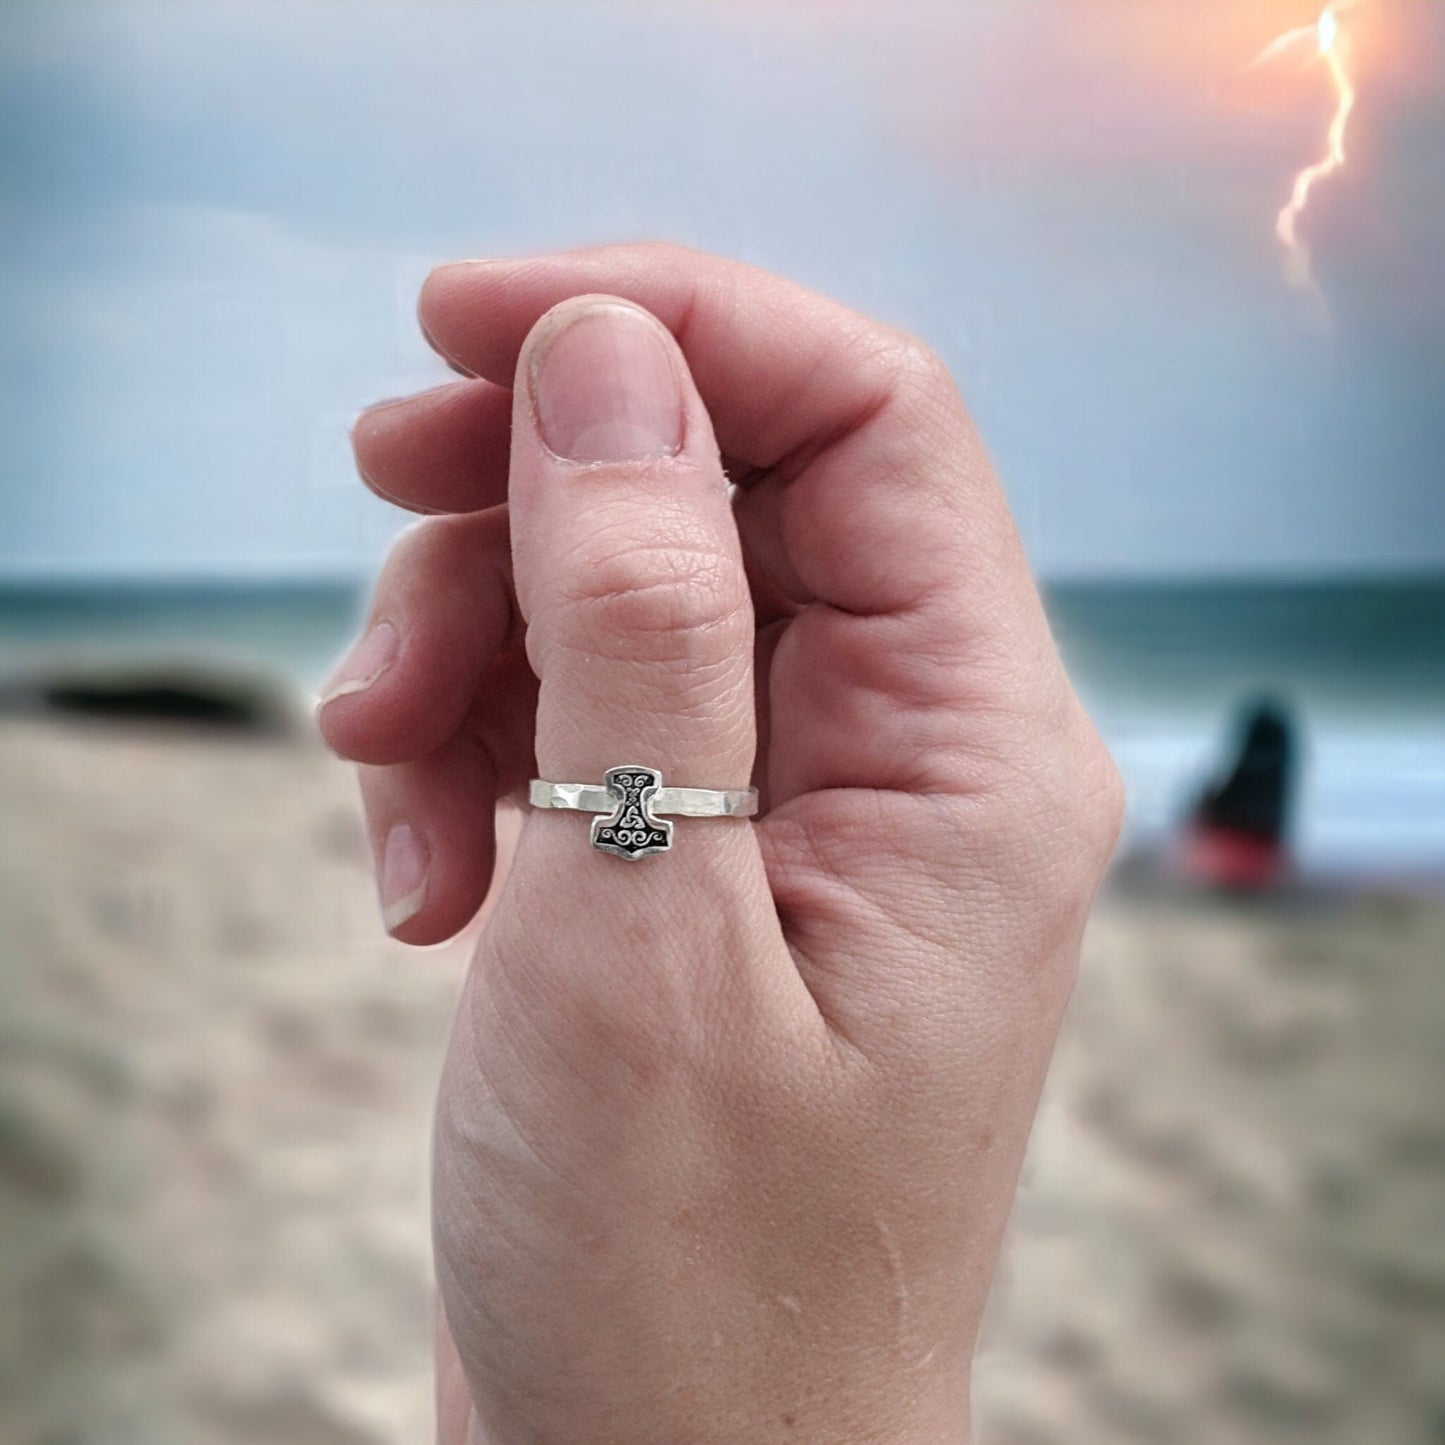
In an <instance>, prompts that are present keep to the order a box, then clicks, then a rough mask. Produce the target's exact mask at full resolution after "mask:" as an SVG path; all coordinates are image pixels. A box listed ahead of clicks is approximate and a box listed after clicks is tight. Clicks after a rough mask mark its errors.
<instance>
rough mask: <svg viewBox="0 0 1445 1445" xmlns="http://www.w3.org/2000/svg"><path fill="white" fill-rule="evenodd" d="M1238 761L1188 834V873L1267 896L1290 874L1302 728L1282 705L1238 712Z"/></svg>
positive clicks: (1207, 793)
mask: <svg viewBox="0 0 1445 1445" xmlns="http://www.w3.org/2000/svg"><path fill="white" fill-rule="evenodd" d="M1234 733H1235V736H1234V738H1233V741H1232V747H1231V755H1232V758H1233V761H1232V762H1230V763H1229V764H1227V766H1226V769H1225V771H1224V772H1223V773H1221V774H1220V775H1219V776H1218V777H1217V778H1216V779H1215V780H1214V781H1212V782H1210V783H1209V785H1208V786H1207V787H1206V788H1205V789H1204V791H1203V793H1202V794H1201V795H1200V797H1199V799H1198V800H1197V801H1196V803H1195V804H1194V808H1193V811H1192V812H1191V814H1190V817H1189V820H1188V822H1187V823H1186V825H1185V828H1184V836H1183V840H1182V841H1183V847H1182V860H1183V866H1184V870H1185V872H1186V874H1187V875H1188V876H1190V877H1192V878H1195V879H1198V880H1199V881H1201V882H1204V883H1207V884H1213V885H1215V886H1218V887H1223V888H1238V889H1245V890H1256V891H1257V890H1261V889H1265V888H1269V887H1272V886H1273V885H1275V884H1277V883H1279V882H1281V881H1282V880H1283V879H1284V878H1285V877H1286V876H1287V875H1288V872H1289V844H1288V836H1287V835H1288V826H1289V814H1290V808H1291V805H1292V803H1293V787H1294V772H1295V759H1296V755H1297V752H1298V744H1297V741H1296V729H1295V724H1294V722H1293V720H1292V718H1291V716H1290V714H1289V711H1288V710H1287V708H1286V707H1285V705H1284V704H1283V703H1282V702H1279V701H1277V700H1275V699H1272V698H1260V699H1255V700H1253V701H1251V702H1249V703H1246V704H1245V705H1244V706H1243V707H1242V708H1241V709H1240V712H1239V716H1238V718H1237V720H1236V725H1235V729H1234Z"/></svg>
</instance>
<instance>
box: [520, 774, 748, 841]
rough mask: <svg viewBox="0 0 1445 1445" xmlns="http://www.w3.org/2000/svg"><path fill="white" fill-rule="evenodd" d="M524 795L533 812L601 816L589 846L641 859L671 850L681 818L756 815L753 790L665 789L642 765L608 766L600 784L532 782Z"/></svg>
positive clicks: (745, 816) (593, 828)
mask: <svg viewBox="0 0 1445 1445" xmlns="http://www.w3.org/2000/svg"><path fill="white" fill-rule="evenodd" d="M528 796H529V798H530V799H531V803H532V806H533V807H534V808H572V809H575V810H576V811H578V812H582V813H606V814H607V815H608V816H607V817H605V818H594V819H593V820H592V846H593V847H594V848H596V849H598V850H599V851H600V852H603V853H612V854H614V855H615V856H616V857H618V858H628V859H636V858H646V857H647V856H648V854H650V853H666V852H667V850H668V849H669V848H671V847H672V824H671V823H669V822H667V821H666V820H665V819H664V818H663V817H662V816H661V815H662V814H665V813H671V814H674V815H675V816H677V817H680V818H751V817H752V816H753V814H754V813H756V812H757V811H758V790H757V789H756V788H664V787H663V786H662V774H661V773H660V772H659V771H658V770H657V769H656V768H649V767H646V766H645V765H643V764H641V763H624V764H623V765H622V766H621V767H617V768H608V769H607V771H606V772H605V773H603V775H602V783H601V785H600V786H599V785H598V784H596V783H549V782H546V781H544V780H543V779H542V778H533V779H532V782H531V785H530V787H529V788H528Z"/></svg>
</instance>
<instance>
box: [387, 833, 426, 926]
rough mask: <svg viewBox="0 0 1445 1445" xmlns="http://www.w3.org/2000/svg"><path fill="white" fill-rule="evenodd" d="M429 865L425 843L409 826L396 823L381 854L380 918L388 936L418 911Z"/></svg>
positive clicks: (424, 892) (424, 889) (423, 897)
mask: <svg viewBox="0 0 1445 1445" xmlns="http://www.w3.org/2000/svg"><path fill="white" fill-rule="evenodd" d="M430 865H431V859H430V857H429V856H428V854H427V848H426V844H425V843H423V842H422V840H421V839H420V838H419V837H417V835H416V830H415V829H413V828H412V827H411V826H410V824H407V823H398V824H397V825H396V826H395V827H394V828H392V830H391V832H389V833H388V834H387V835H386V846H385V847H384V848H383V849H382V853H381V918H382V922H383V923H384V924H385V925H386V931H387V932H388V933H395V932H396V930H397V929H398V928H400V927H401V925H402V924H403V923H405V922H406V921H407V919H408V918H415V917H416V915H417V914H418V913H419V912H420V911H421V906H422V904H423V903H425V902H426V876H427V869H428V868H429V867H430Z"/></svg>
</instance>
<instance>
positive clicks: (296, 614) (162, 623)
mask: <svg viewBox="0 0 1445 1445" xmlns="http://www.w3.org/2000/svg"><path fill="white" fill-rule="evenodd" d="M364 595H365V594H364V589H363V587H362V586H361V585H360V584H352V583H344V582H324V583H299V584H293V583H216V584H200V585H198V584H186V585H161V584H156V585H145V586H137V585H114V586H110V585H107V586H101V585H82V586H75V585H62V584H45V585H30V584H26V585H9V586H0V675H12V676H13V675H15V674H24V673H27V672H33V671H35V670H37V669H49V668H51V667H53V666H55V665H57V664H61V665H80V666H87V667H88V666H91V665H107V666H124V665H126V664H129V663H131V662H135V661H147V662H150V661H166V662H170V661H183V662H184V661H192V662H199V663H204V664H206V665H208V666H219V667H223V668H237V669H244V670H249V671H258V670H259V671H264V672H267V673H270V674H272V675H275V676H277V677H280V678H282V679H285V680H287V681H288V682H289V683H290V684H291V685H293V686H295V687H298V688H300V689H303V690H308V691H309V690H312V689H314V688H315V687H316V685H317V684H318V683H319V682H320V681H321V680H322V679H323V678H324V677H325V675H326V673H327V671H328V669H329V668H330V666H331V663H332V661H333V660H334V659H335V657H336V656H337V655H338V654H339V653H340V651H341V650H342V649H343V648H344V646H345V644H346V642H347V640H348V639H349V637H350V636H351V634H352V632H353V630H354V628H355V627H356V625H357V623H358V621H359V620H360V618H361V616H362V609H363V607H364ZM1046 596H1047V602H1048V608H1049V615H1050V619H1051V623H1052V625H1053V628H1054V633H1055V636H1056V638H1057V639H1058V643H1059V646H1060V648H1061V650H1062V651H1063V654H1064V657H1065V660H1066V662H1067V663H1068V666H1069V670H1070V673H1071V675H1072V676H1073V678H1074V682H1075V685H1076V686H1077V688H1078V689H1079V692H1080V693H1081V695H1082V696H1083V698H1084V700H1085V702H1086V703H1087V704H1088V706H1089V709H1090V711H1091V713H1092V714H1093V716H1094V718H1095V720H1096V722H1097V724H1098V726H1099V729H1100V731H1101V732H1102V733H1103V735H1104V738H1105V740H1106V741H1107V742H1108V744H1109V745H1110V747H1111V749H1112V750H1113V752H1114V755H1115V757H1116V759H1117V760H1118V762H1119V766H1120V769H1121V771H1122V772H1123V774H1124V779H1125V784H1126V787H1127V790H1128V796H1129V809H1128V819H1127V823H1126V827H1125V839H1124V846H1125V847H1126V848H1133V847H1147V846H1150V845H1151V844H1153V843H1154V842H1155V841H1157V840H1158V839H1160V838H1161V837H1163V836H1164V835H1166V834H1167V833H1168V832H1169V830H1170V828H1171V826H1172V824H1173V823H1174V822H1175V820H1177V818H1178V817H1179V815H1180V813H1181V812H1182V811H1183V810H1184V809H1185V808H1186V807H1187V805H1188V801H1189V799H1190V798H1191V797H1192V796H1193V795H1194V793H1195V791H1196V790H1197V789H1198V787H1199V786H1200V785H1201V783H1202V782H1203V781H1204V779H1205V778H1206V777H1207V776H1208V775H1209V774H1210V772H1211V770H1212V769H1213V768H1215V767H1216V766H1217V765H1218V763H1219V761H1220V759H1221V757H1222V756H1223V753H1224V750H1225V740H1226V738H1227V737H1228V736H1229V733H1230V728H1231V723H1232V719H1233V717H1234V716H1235V713H1236V711H1237V709H1238V707H1239V706H1240V704H1241V702H1242V701H1243V700H1244V699H1247V698H1250V697H1253V696H1257V695H1260V694H1268V695H1270V696H1272V697H1276V698H1280V699H1282V700H1283V701H1284V702H1286V703H1287V704H1288V705H1289V706H1290V707H1291V708H1292V710H1293V711H1294V713H1295V715H1296V717H1297V719H1298V720H1299V723H1300V725H1301V731H1302V736H1303V744H1304V746H1303V762H1302V769H1301V775H1300V787H1299V794H1298V802H1297V807H1296V813H1295V825H1294V841H1295V848H1296V854H1297V857H1298V860H1299V863H1300V866H1301V869H1302V870H1303V871H1304V872H1305V873H1306V874H1318V875H1334V874H1344V875H1349V876H1353V877H1361V876H1365V877H1372V876H1378V877H1381V878H1394V877H1399V876H1433V877H1442V876H1445V575H1442V576H1439V577H1429V578H1423V579H1421V578H1416V579H1407V580H1374V581H1358V582H1356V581H1352V582H1348V583H1343V582H1328V583H1324V582H1320V583H1315V582H1305V583H1295V582H1269V583H1249V584H1243V583H1187V584H1186V583H1178V584H1172V583H1171V584H1152V583H1069V584H1059V585H1055V586H1052V587H1050V588H1048V589H1047V593H1046Z"/></svg>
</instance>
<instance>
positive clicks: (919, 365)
mask: <svg viewBox="0 0 1445 1445" xmlns="http://www.w3.org/2000/svg"><path fill="white" fill-rule="evenodd" d="M876 345H877V349H878V360H879V362H880V364H881V365H882V367H883V368H884V371H885V373H886V374H887V376H888V378H889V380H890V382H891V384H892V387H893V389H894V390H895V391H897V392H899V393H902V394H905V395H920V396H925V397H929V398H938V397H941V396H945V395H946V396H949V397H952V396H955V395H956V393H957V387H956V385H955V384H954V379H953V373H952V372H951V371H950V370H949V369H948V364H947V362H945V361H944V359H943V358H942V357H941V356H940V355H939V354H938V352H937V351H935V350H934V349H933V347H931V346H930V345H929V344H928V343H927V342H926V341H924V340H923V338H922V337H920V336H916V335H914V333H913V332H911V331H904V330H902V329H901V328H899V327H893V326H890V327H885V328H884V330H883V332H882V333H881V335H880V336H879V337H878V339H877V342H876Z"/></svg>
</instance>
